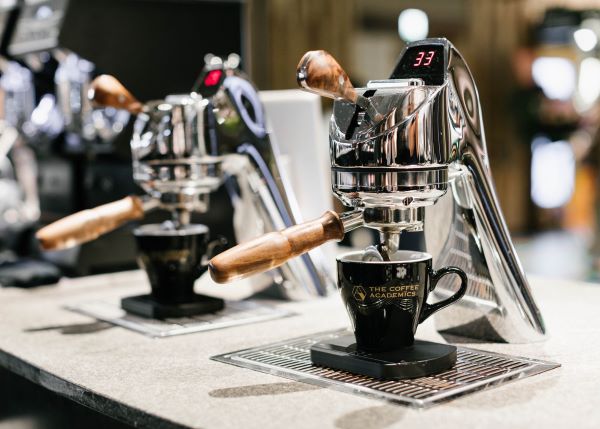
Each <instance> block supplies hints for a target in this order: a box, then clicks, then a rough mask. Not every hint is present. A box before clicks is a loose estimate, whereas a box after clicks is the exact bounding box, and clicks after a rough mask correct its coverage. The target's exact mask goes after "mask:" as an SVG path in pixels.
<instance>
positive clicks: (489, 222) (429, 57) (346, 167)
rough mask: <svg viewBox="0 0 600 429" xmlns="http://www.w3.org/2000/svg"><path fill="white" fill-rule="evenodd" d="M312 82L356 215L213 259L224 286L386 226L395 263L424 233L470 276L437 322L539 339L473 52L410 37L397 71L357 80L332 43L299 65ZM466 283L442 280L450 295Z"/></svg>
mask: <svg viewBox="0 0 600 429" xmlns="http://www.w3.org/2000/svg"><path fill="white" fill-rule="evenodd" d="M297 79H298V83H299V84H300V86H302V87H303V88H304V89H306V90H308V91H311V92H314V93H317V94H320V95H322V96H326V97H329V98H333V99H334V100H335V101H334V106H333V115H332V118H331V122H330V128H329V141H330V157H331V177H332V183H333V193H334V194H335V196H336V197H337V198H338V199H340V201H341V202H342V203H343V204H344V205H345V206H347V207H349V208H351V209H352V210H351V211H348V212H345V213H342V214H337V213H334V212H327V213H326V214H325V215H323V217H321V218H320V219H317V220H315V221H312V222H307V223H304V224H301V225H296V226H293V227H291V228H288V229H286V230H283V231H280V232H275V233H270V234H267V235H265V236H263V237H259V238H258V239H256V240H253V241H250V242H248V243H243V244H241V245H238V246H237V247H234V248H232V249H229V250H227V251H225V252H224V253H222V254H220V255H218V256H216V257H215V258H213V259H212V260H211V263H210V272H211V275H212V277H213V279H214V280H215V281H217V282H228V281H230V280H232V279H238V278H243V277H245V276H248V275H250V274H253V273H257V272H262V271H265V270H268V269H271V268H273V267H276V266H278V265H279V264H282V263H285V262H286V261H287V260H288V259H289V258H292V257H295V256H298V255H301V254H303V253H304V252H306V251H308V250H310V249H312V248H314V247H316V246H319V245H321V244H322V243H324V242H326V241H328V240H341V239H342V238H343V237H344V234H345V233H346V232H348V231H350V230H352V229H355V228H358V227H360V226H366V227H369V228H373V229H375V230H377V231H378V232H379V235H380V240H379V243H378V244H377V246H372V247H371V248H369V249H367V251H365V254H368V255H370V256H369V257H370V258H375V259H378V260H381V261H394V260H395V258H396V257H398V256H397V255H399V254H402V252H403V250H402V247H403V242H402V240H401V237H402V234H406V233H408V232H410V233H413V234H417V235H419V236H420V238H421V242H422V245H421V246H420V247H421V248H420V249H411V250H420V251H425V252H427V253H428V254H430V255H432V258H433V261H434V268H436V269H437V268H439V267H443V266H447V265H452V266H456V267H459V268H460V269H462V270H463V271H464V272H465V273H466V275H467V277H468V288H467V291H466V294H465V295H464V297H463V298H462V299H461V300H460V301H458V302H457V303H456V304H455V305H453V306H452V307H450V308H448V309H447V310H445V311H443V312H440V314H439V315H437V314H436V316H435V319H436V325H437V329H438V330H439V331H440V332H441V333H442V334H452V335H455V336H462V337H468V338H474V339H479V340H486V341H498V342H528V341H535V340H540V339H542V338H543V337H544V335H545V326H544V322H543V319H542V316H541V314H540V311H539V310H538V307H537V305H536V303H535V300H534V297H533V295H532V294H531V291H530V288H529V285H528V282H527V278H526V276H525V273H524V272H523V269H522V267H521V264H520V262H519V258H518V256H517V254H516V252H515V249H514V247H513V244H512V241H511V238H510V234H509V232H508V229H507V227H506V224H505V221H504V218H503V215H502V211H501V209H500V206H499V203H498V200H497V197H496V194H495V191H494V186H493V182H492V175H491V171H490V167H489V163H488V156H487V150H486V143H485V133H484V127H483V119H482V111H481V106H480V103H479V96H478V93H477V87H476V85H475V81H474V79H473V76H472V74H471V72H470V71H469V68H468V67H467V64H466V63H465V60H464V59H463V57H462V55H461V54H460V53H459V52H458V50H457V49H456V48H455V47H454V46H453V45H452V44H451V43H450V42H449V41H448V40H446V39H442V38H440V39H426V40H422V41H418V42H414V43H411V44H409V45H408V46H407V47H406V48H405V50H404V51H403V53H402V55H401V56H400V59H399V61H398V63H397V65H396V67H395V69H394V71H393V72H392V74H391V76H390V78H389V79H385V80H372V81H369V82H368V84H367V86H366V88H354V87H353V86H352V84H351V83H350V80H349V78H348V76H347V75H346V73H345V72H344V71H343V69H342V68H341V67H340V66H339V64H338V63H337V62H336V61H335V60H334V59H333V57H331V56H330V55H329V54H328V53H326V52H324V51H311V52H309V53H307V54H306V55H305V56H304V57H303V58H302V60H301V61H300V64H299V65H298V70H297ZM457 280H458V279H456V278H452V277H446V278H444V279H441V280H440V282H439V284H438V286H437V288H436V289H435V291H434V292H435V295H436V296H437V297H438V298H446V299H447V298H448V297H450V296H451V295H452V294H454V293H456V291H457V290H458V286H459V285H458V281H457Z"/></svg>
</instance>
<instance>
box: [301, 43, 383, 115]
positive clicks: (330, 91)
mask: <svg viewBox="0 0 600 429" xmlns="http://www.w3.org/2000/svg"><path fill="white" fill-rule="evenodd" d="M296 80H297V81H298V85H300V86H301V87H302V88H304V89H305V90H307V91H310V92H314V93H315V94H318V95H322V96H324V97H328V98H333V99H334V100H335V99H340V98H341V99H343V100H346V101H349V102H350V103H352V104H356V105H357V106H359V107H361V108H362V109H364V110H365V111H366V112H367V113H368V115H369V117H368V119H369V120H370V121H371V122H373V123H374V122H378V121H381V120H382V119H383V115H382V114H381V113H379V112H378V111H377V109H376V108H375V106H373V104H372V103H371V100H369V99H368V98H367V97H364V96H363V95H361V94H359V93H358V92H357V91H356V89H355V88H354V86H352V82H350V78H349V77H348V75H347V74H346V72H345V71H344V69H343V68H342V66H340V65H339V63H338V62H337V61H336V60H335V58H333V56H331V54H330V53H329V52H327V51H323V50H320V51H308V52H307V53H306V54H304V56H303V57H302V59H301V60H300V62H299V63H298V68H297V69H296Z"/></svg>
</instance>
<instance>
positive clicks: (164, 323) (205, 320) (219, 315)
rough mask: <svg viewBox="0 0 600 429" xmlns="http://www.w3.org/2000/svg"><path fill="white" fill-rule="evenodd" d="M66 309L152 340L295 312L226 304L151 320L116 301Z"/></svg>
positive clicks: (244, 303)
mask: <svg viewBox="0 0 600 429" xmlns="http://www.w3.org/2000/svg"><path fill="white" fill-rule="evenodd" d="M66 308H67V310H71V311H74V312H76V313H80V314H84V315H86V316H90V317H94V318H96V319H98V320H102V321H104V322H108V323H112V324H114V325H118V326H122V327H123V328H127V329H131V330H132V331H136V332H139V333H142V334H144V335H148V336H150V337H157V338H162V337H172V336H175V335H183V334H192V333H195V332H202V331H210V330H213V329H221V328H229V327H231V326H238V325H247V324H250V323H257V322H264V321H266V320H273V319H279V318H282V317H288V316H292V315H294V314H295V313H293V312H291V311H288V310H284V309H281V308H276V307H273V306H270V305H265V304H260V303H257V302H255V301H231V302H229V301H227V302H226V303H225V309H223V310H221V311H219V312H216V313H209V314H203V315H200V316H191V317H181V318H168V319H149V318H145V317H140V316H135V315H133V314H129V313H127V312H126V311H124V310H123V309H122V308H121V302H120V300H117V301H114V302H112V301H87V302H82V303H78V304H75V305H70V306H67V307H66Z"/></svg>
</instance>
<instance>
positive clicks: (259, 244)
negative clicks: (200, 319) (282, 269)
mask: <svg viewBox="0 0 600 429" xmlns="http://www.w3.org/2000/svg"><path fill="white" fill-rule="evenodd" d="M342 238H344V225H343V224H342V221H341V220H340V218H339V216H338V215H337V213H335V212H333V211H327V212H325V214H323V216H321V217H320V218H318V219H315V220H312V221H310V222H305V223H302V224H300V225H295V226H292V227H290V228H287V229H284V230H283V231H279V232H270V233H268V234H265V235H263V236H261V237H258V238H255V239H254V240H251V241H248V242H246V243H242V244H239V245H237V246H235V247H233V248H231V249H229V250H226V251H225V252H223V253H221V254H219V255H217V256H215V257H214V258H212V259H211V260H210V263H209V265H208V268H209V270H210V275H211V277H212V278H213V280H214V281H216V282H217V283H227V282H230V281H233V280H237V279H241V278H244V277H248V276H250V275H252V274H257V273H262V272H264V271H268V270H270V269H271V268H276V267H278V266H280V265H283V264H284V263H285V262H286V261H288V260H289V259H291V258H293V257H296V256H299V255H302V254H303V253H306V252H308V251H309V250H311V249H313V248H315V247H317V246H320V245H321V244H323V243H325V242H327V241H329V240H341V239H342Z"/></svg>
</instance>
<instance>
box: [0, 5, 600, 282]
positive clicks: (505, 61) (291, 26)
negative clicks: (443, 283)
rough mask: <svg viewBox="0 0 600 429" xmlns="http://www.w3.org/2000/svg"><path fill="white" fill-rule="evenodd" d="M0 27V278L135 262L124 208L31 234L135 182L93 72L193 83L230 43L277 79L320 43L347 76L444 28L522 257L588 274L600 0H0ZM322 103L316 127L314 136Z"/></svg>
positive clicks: (565, 272) (599, 265) (599, 119)
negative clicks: (471, 82)
mask: <svg viewBox="0 0 600 429" xmlns="http://www.w3.org/2000/svg"><path fill="white" fill-rule="evenodd" d="M0 35H1V40H0V74H1V76H0V115H1V117H2V118H3V120H2V121H1V122H0V158H1V161H0V195H2V198H1V199H0V250H1V252H0V284H4V285H13V286H32V285H36V284H41V283H48V282H49V281H50V280H52V279H55V278H58V277H59V276H61V275H70V276H81V275H88V274H95V273H101V272H110V271H116V270H121V269H131V268H135V267H136V264H135V248H134V243H133V238H132V236H131V228H132V226H131V225H130V226H126V227H124V228H122V229H120V230H117V231H115V232H113V233H111V234H108V235H107V236H106V237H103V238H102V239H99V240H96V241H94V242H91V243H88V244H85V245H83V246H79V247H77V248H75V249H72V250H70V251H63V252H52V253H44V254H42V253H40V251H39V249H38V246H37V243H36V242H35V240H34V238H33V233H34V232H35V230H36V229H37V228H39V226H40V225H44V224H47V223H49V222H52V221H54V220H56V219H59V218H61V217H63V216H65V215H68V214H70V213H73V212H75V211H79V210H83V209H86V208H90V207H95V206H97V205H99V204H103V203H107V202H110V201H114V200H116V199H118V198H122V197H124V196H125V195H128V194H131V193H141V191H140V190H139V189H138V188H137V187H136V186H135V184H134V183H133V180H132V172H131V157H130V151H129V143H128V142H129V138H130V136H131V132H132V118H130V117H129V114H127V113H125V112H121V111H115V110H111V109H94V108H93V107H92V106H91V105H90V104H89V102H88V101H87V99H86V93H87V89H88V85H89V82H90V81H91V79H93V77H95V76H96V75H98V74H100V73H110V74H113V75H115V76H117V77H118V79H119V80H120V81H122V82H123V83H124V85H125V86H126V87H127V88H129V89H130V90H131V92H132V93H134V94H135V95H136V96H137V97H138V98H139V99H141V100H143V101H145V100H150V99H155V98H163V97H164V96H165V95H167V94H170V93H181V92H187V91H189V89H190V88H191V86H192V84H193V82H194V81H195V79H196V78H197V76H198V74H199V72H200V70H201V69H202V67H203V66H204V61H205V55H206V54H208V53H211V54H215V55H219V56H224V57H226V56H227V55H228V54H230V53H232V52H235V53H238V54H240V57H241V67H242V69H244V70H245V71H246V72H247V73H248V74H249V75H250V77H251V78H252V80H253V81H254V82H255V83H256V85H257V86H258V88H260V89H261V90H279V89H290V88H296V86H297V85H296V82H295V68H296V65H297V62H298V60H299V58H300V57H301V56H302V54H303V53H304V52H306V51H307V50H311V49H326V50H328V51H329V52H331V53H332V54H333V55H334V56H335V57H336V58H337V59H338V61H339V62H340V63H341V64H342V66H343V67H344V68H345V69H346V70H347V71H348V73H349V75H350V77H351V79H352V81H353V83H354V84H355V85H357V86H361V85H364V84H366V82H367V81H368V80H370V79H382V78H386V77H388V76H389V74H390V72H391V71H392V69H393V67H394V65H395V61H396V59H397V57H398V55H399V54H400V52H401V50H402V49H403V47H404V45H405V43H406V42H410V41H413V40H418V39H421V38H424V37H446V38H448V39H450V40H451V41H452V42H453V43H454V44H455V45H456V46H457V47H458V49H459V50H460V51H461V52H462V54H463V55H464V57H465V58H466V60H467V63H468V64H469V65H470V67H471V70H472V72H473V74H474V76H475V80H476V82H477V84H478V88H479V94H480V97H481V102H482V106H483V115H484V123H485V127H486V134H487V144H488V151H489V156H490V163H491V166H492V171H493V175H494V180H495V183H496V188H497V192H498V195H499V198H500V201H501V205H502V208H503V210H504V214H505V217H506V221H507V223H508V226H509V228H510V230H511V231H512V233H513V237H514V239H515V241H516V244H517V248H518V252H519V254H520V256H521V258H522V262H523V264H524V266H525V269H526V271H527V272H529V273H531V274H538V275H544V276H553V277H563V278H571V279H581V280H597V279H600V275H599V274H598V273H599V270H600V232H599V230H600V195H599V193H598V191H597V189H598V186H599V184H600V165H599V163H600V147H599V145H598V143H599V142H598V140H599V137H598V127H599V125H600V43H598V39H599V38H600V2H599V1H583V0H570V1H566V0H563V1H558V0H421V1H404V0H303V1H295V0H247V1H235V0H228V1H201V0H169V1H167V0H70V1H67V0H53V1H52V0H51V1H44V0H19V1H17V0H14V1H11V0H3V1H1V2H0ZM330 107H331V106H330V105H329V104H328V103H327V102H325V101H324V102H323V123H322V124H321V125H320V126H321V127H322V128H323V132H322V135H323V139H322V142H316V144H320V145H321V144H322V145H323V147H325V148H326V146H327V141H326V125H325V124H326V121H327V117H328V110H329V109H330ZM282 138H285V136H283V137H282V136H278V140H281V139H282ZM310 144H315V142H310ZM325 150H326V149H325ZM324 186H326V184H324ZM228 204H229V203H228V199H227V196H226V195H225V194H224V193H217V194H216V195H213V196H211V210H210V212H209V213H207V214H204V215H202V216H201V217H200V219H199V220H198V221H200V222H203V223H207V224H208V225H209V226H210V225H213V224H215V223H218V222H222V221H223V219H229V218H231V216H224V215H223V213H230V212H231V207H229V206H228ZM152 216H156V217H160V216H161V215H160V214H153V215H152ZM152 216H150V217H149V219H148V221H149V222H152V221H156V219H155V218H153V217H152ZM221 229H222V228H221Z"/></svg>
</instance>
